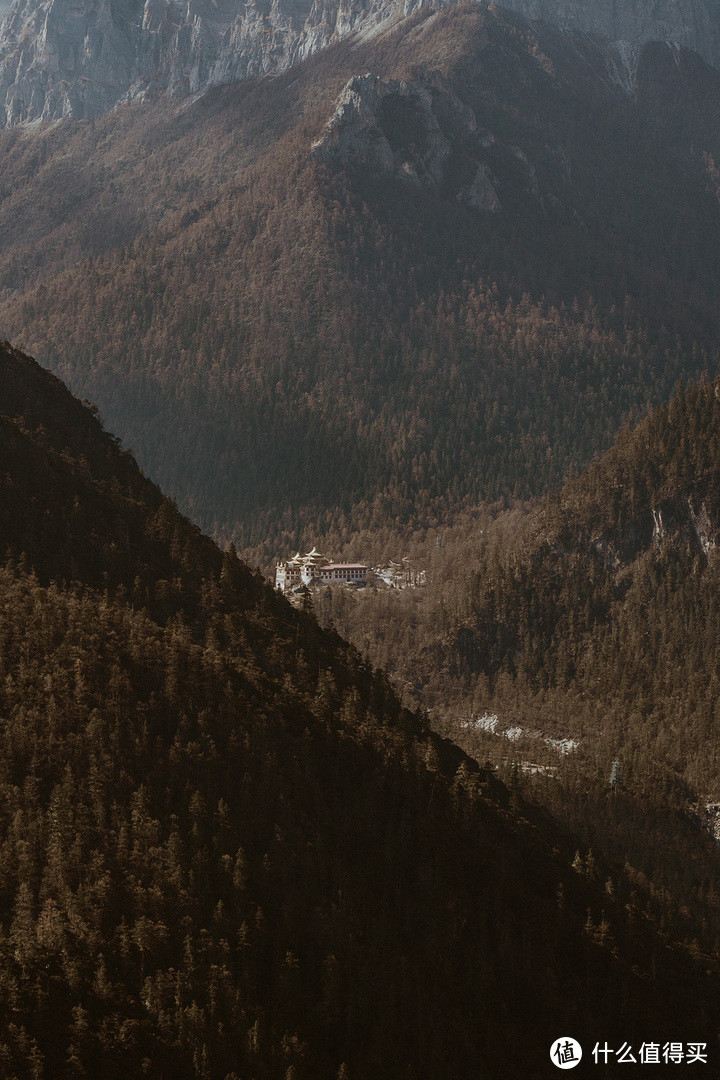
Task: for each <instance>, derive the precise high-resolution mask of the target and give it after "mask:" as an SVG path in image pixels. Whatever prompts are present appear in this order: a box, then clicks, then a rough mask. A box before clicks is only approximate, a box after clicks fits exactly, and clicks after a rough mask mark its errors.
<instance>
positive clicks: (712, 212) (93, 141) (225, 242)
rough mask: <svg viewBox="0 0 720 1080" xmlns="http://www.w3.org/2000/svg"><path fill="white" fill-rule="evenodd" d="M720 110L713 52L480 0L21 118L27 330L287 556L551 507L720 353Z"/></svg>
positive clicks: (6, 279)
mask: <svg viewBox="0 0 720 1080" xmlns="http://www.w3.org/2000/svg"><path fill="white" fill-rule="evenodd" d="M368 73H369V77H367V78H366V75H368ZM719 109H720V76H719V75H718V73H717V72H716V71H715V70H714V69H713V68H710V67H708V66H707V65H706V64H705V63H704V62H703V61H702V60H701V59H700V58H699V57H698V56H697V54H695V53H692V52H689V51H684V50H677V49H675V48H674V47H670V46H668V45H665V44H650V45H647V46H645V47H643V48H642V49H641V50H639V51H638V52H637V53H636V54H635V56H634V60H633V65H632V68H631V69H630V70H629V73H628V72H627V71H626V72H625V73H624V74H623V73H619V72H618V68H617V53H616V51H615V49H614V47H612V46H610V45H608V44H607V43H605V44H603V43H602V42H598V41H596V40H594V39H590V38H587V37H582V36H578V35H577V34H567V33H564V32H561V31H558V30H555V29H552V28H550V27H548V26H542V25H539V24H538V25H531V24H529V23H527V22H526V21H525V20H523V19H522V18H521V17H519V16H516V15H512V14H508V13H503V12H501V11H499V10H488V9H485V8H483V7H475V6H449V7H447V8H445V9H443V10H442V11H441V12H439V13H438V14H434V15H427V14H425V13H423V14H420V15H418V16H416V17H414V18H413V19H411V20H409V21H408V22H406V23H404V24H403V25H402V27H401V28H399V29H397V30H396V31H395V32H394V33H393V34H392V35H390V36H388V37H384V38H383V39H382V40H380V39H378V40H373V41H371V42H368V43H364V44H357V43H353V44H352V45H351V44H349V43H341V44H340V45H338V46H337V47H334V48H331V49H329V50H327V51H325V52H323V53H320V54H319V55H317V56H315V57H313V58H312V59H310V60H309V61H306V62H305V63H303V64H301V65H299V66H297V67H294V68H293V69H292V70H291V71H290V72H287V73H285V74H283V75H281V76H279V77H277V78H272V79H261V80H255V81H252V80H248V81H245V82H244V83H242V84H240V85H239V86H237V87H228V88H222V89H219V90H215V91H212V92H210V93H208V94H206V95H204V96H203V97H201V98H200V99H199V100H197V101H191V102H185V103H183V104H182V105H177V104H173V102H172V101H170V100H168V99H167V98H164V99H162V100H158V101H156V102H155V103H154V104H152V105H141V104H132V105H127V106H124V107H122V108H120V109H117V110H115V111H114V112H112V113H108V114H106V115H104V116H102V117H100V118H97V119H95V120H92V121H89V122H84V123H67V122H65V123H60V124H56V125H54V126H47V127H40V128H37V129H36V128H34V127H32V128H23V127H14V128H10V129H8V130H6V131H5V132H3V133H2V135H1V136H0V153H2V155H3V161H4V169H3V175H2V188H1V190H0V196H1V198H0V318H1V319H2V325H3V326H4V327H5V332H6V333H7V334H8V335H9V336H10V337H12V339H13V340H14V341H16V342H17V343H19V344H22V345H24V346H25V347H27V348H28V349H29V350H30V351H31V352H32V353H33V354H35V355H36V356H37V357H38V358H39V359H40V360H41V361H42V362H44V363H46V364H47V365H49V366H50V367H52V368H53V370H55V371H57V372H58V373H60V374H61V375H62V376H63V377H64V378H66V379H67V380H68V381H69V383H70V385H71V386H72V387H73V389H74V390H75V391H76V392H78V393H79V394H80V395H82V396H87V397H89V398H90V399H91V400H93V401H94V402H96V403H97V404H98V406H99V408H100V410H101V413H102V415H103V416H104V417H105V418H106V420H107V421H108V423H109V424H110V425H111V426H112V428H113V429H115V430H118V431H122V432H123V433H124V438H125V439H126V441H127V443H128V445H129V446H130V447H131V448H132V449H133V450H134V452H135V453H136V454H137V456H138V459H139V461H140V463H141V465H142V466H143V467H144V468H146V469H148V470H149V472H150V473H151V475H152V476H153V477H155V478H156V479H158V480H159V481H160V482H161V483H162V484H163V485H164V487H165V488H166V490H167V491H168V492H169V493H170V494H171V495H172V496H173V497H174V498H176V499H177V500H178V502H179V505H180V506H181V507H182V508H183V509H184V510H186V511H187V512H188V513H190V514H191V516H192V517H193V519H194V520H196V521H198V523H199V524H201V525H202V526H203V527H204V528H207V529H209V530H211V531H213V532H214V533H215V535H217V536H219V537H221V538H222V539H223V540H224V541H225V542H227V541H228V540H229V539H231V538H232V539H234V540H235V542H236V544H237V545H238V547H239V548H241V549H242V550H244V551H246V552H247V553H248V554H249V555H251V556H252V557H253V558H254V559H256V560H257V559H259V560H261V561H263V562H264V564H265V565H267V564H268V563H269V562H270V561H271V560H272V558H273V556H274V555H275V554H276V553H278V552H280V551H282V550H286V549H289V548H291V547H292V548H293V549H295V548H296V547H297V546H298V545H300V544H302V543H311V542H312V537H313V535H314V534H317V533H318V532H323V533H324V534H328V533H329V532H330V531H332V530H334V531H335V533H336V534H337V535H338V536H339V538H340V539H341V540H343V541H345V540H348V539H349V538H350V537H351V535H352V534H353V532H355V531H356V530H357V529H359V528H364V527H373V528H381V527H385V526H387V525H388V524H390V523H393V524H394V525H395V527H396V528H407V527H415V526H417V525H418V524H423V523H424V524H425V525H431V524H438V523H440V522H446V523H447V521H448V520H450V519H451V518H452V516H453V515H454V514H455V513H456V512H457V511H458V509H460V508H461V507H464V506H468V505H471V504H477V503H480V502H484V503H493V502H495V501H497V500H502V499H506V500H507V499H508V498H527V497H532V496H537V495H540V494H542V493H543V492H544V491H546V490H548V489H549V488H550V487H552V486H556V485H558V484H559V483H560V482H561V481H562V479H563V477H564V476H566V475H567V474H568V472H569V471H570V470H573V469H575V470H578V469H579V468H581V467H582V466H583V465H584V464H585V463H586V462H588V461H589V460H590V459H591V458H592V456H593V454H594V453H596V452H597V451H598V450H601V449H603V448H605V447H607V446H608V445H609V444H610V442H611V440H612V438H613V436H614V434H615V431H616V430H617V428H618V426H619V425H620V424H621V422H622V421H623V420H624V419H626V418H628V417H632V416H639V415H640V414H641V413H642V412H643V411H644V410H645V408H646V407H647V404H648V403H649V402H656V403H659V402H660V401H662V400H663V399H665V398H667V397H668V395H669V394H670V393H671V392H672V390H673V388H674V387H675V385H676V383H677V380H678V379H679V378H681V377H683V376H686V377H688V376H689V377H696V376H697V375H699V374H700V373H701V372H702V371H703V370H705V369H707V370H709V371H711V372H714V371H715V370H716V365H717V345H716V343H717V329H718V327H717V322H718V314H717V304H716V296H717V291H718V285H719V284H720V283H719V282H718V261H717V258H716V257H715V253H716V252H717V246H718V240H719V238H720V236H719V230H720V204H719V202H718V191H719V190H720V187H719V186H718V179H717V177H718V172H717V165H716V162H717V161H720V147H719V146H718V129H717V124H716V117H717V115H718V110H719ZM328 123H329V124H330V126H329V127H327V126H326V125H328Z"/></svg>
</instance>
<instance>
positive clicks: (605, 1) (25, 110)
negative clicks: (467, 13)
mask: <svg viewBox="0 0 720 1080" xmlns="http://www.w3.org/2000/svg"><path fill="white" fill-rule="evenodd" d="M440 6H442V5H440V4H439V3H438V2H437V0H434V2H432V3H423V2H422V0H385V2H379V0H373V2H372V3H370V4H361V3H359V2H357V0H350V2H344V3H339V2H338V3H333V2H325V3H314V4H311V3H308V2H307V0H306V2H305V3H294V2H290V0H284V2H276V3H273V4H268V3H264V2H257V0H253V2H252V3H249V4H248V3H242V4H240V3H238V2H237V0H223V2H222V3H216V2H214V0H212V2H211V0H193V2H192V3H188V4H181V3H175V2H173V3H170V2H167V0H146V2H145V3H140V2H139V0H122V2H121V3H113V4H109V3H104V2H99V0H92V2H86V3H84V4H83V5H78V4H76V3H75V2H74V0H13V3H12V5H11V6H10V8H9V11H8V13H7V14H6V16H5V18H4V20H3V22H2V25H1V26H0V101H2V108H1V109H0V116H1V117H2V120H3V123H5V124H10V125H12V124H16V123H23V122H27V121H32V120H36V119H41V118H42V119H44V120H55V119H59V118H61V117H68V116H73V117H86V116H93V115H97V114H98V113H100V112H103V111H105V110H106V109H109V108H111V107H112V106H113V105H115V104H117V103H118V102H119V101H125V100H132V99H135V98H140V99H146V98H148V97H151V96H153V95H154V94H156V93H157V92H158V91H167V92H169V93H170V94H171V95H174V96H183V95H188V94H197V93H202V92H204V91H205V90H207V89H208V88H209V87H212V86H217V85H222V84H226V83H231V82H237V81H238V80H241V79H245V78H248V77H254V76H257V75H267V74H278V73H279V72H282V71H285V70H286V69H287V68H289V67H291V66H292V65H293V64H295V63H296V62H297V61H299V60H302V59H303V58H305V57H307V56H309V55H311V54H313V53H315V52H317V51H318V50H321V49H325V48H328V47H329V46H331V45H333V44H334V43H336V42H338V41H341V40H343V39H346V38H350V39H352V40H354V41H356V42H358V41H362V40H364V39H366V38H368V37H372V36H376V35H378V34H382V33H384V32H386V31H387V30H388V29H389V28H391V27H392V26H393V25H394V24H395V23H397V22H398V21H399V20H401V19H403V18H406V17H407V16H408V15H411V14H413V13H415V12H416V11H424V12H426V13H427V12H430V11H435V10H436V9H437V8H438V7H440ZM507 6H508V7H510V8H512V9H513V10H515V11H518V12H519V13H520V14H522V15H524V16H526V17H529V18H532V19H541V20H544V21H545V22H547V23H549V24H552V25H558V26H561V27H563V28H568V29H572V30H581V31H585V32H589V33H593V34H599V35H603V36H604V37H606V38H608V39H610V40H612V41H618V42H621V43H622V48H621V49H620V55H621V61H620V63H621V66H623V67H625V66H632V64H633V63H634V55H635V54H636V53H637V47H638V46H639V45H642V44H644V43H645V42H647V41H649V40H661V41H670V42H673V43H674V44H676V45H680V46H684V47H689V48H691V49H694V50H695V51H697V52H698V53H699V54H700V55H701V56H703V57H704V58H705V59H706V60H707V61H708V62H709V63H711V64H714V65H715V66H717V65H718V63H720V13H719V12H718V8H717V5H716V4H715V3H713V2H712V0H699V2H698V0H695V2H692V0H662V2H661V3H650V2H649V0H632V3H623V4H622V5H618V4H615V3H613V2H611V0H573V2H567V0H566V2H562V3H558V2H557V0H552V2H547V0H514V2H511V3H509V4H508V5H507Z"/></svg>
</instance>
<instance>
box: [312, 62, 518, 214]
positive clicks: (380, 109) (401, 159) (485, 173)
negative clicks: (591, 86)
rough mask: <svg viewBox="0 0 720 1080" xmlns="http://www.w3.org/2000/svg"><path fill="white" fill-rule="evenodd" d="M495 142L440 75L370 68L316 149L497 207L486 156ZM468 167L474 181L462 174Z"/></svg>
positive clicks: (343, 99) (326, 157)
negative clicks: (405, 77) (407, 76)
mask: <svg viewBox="0 0 720 1080" xmlns="http://www.w3.org/2000/svg"><path fill="white" fill-rule="evenodd" d="M494 142H495V140H494V138H493V136H492V135H491V134H490V133H489V132H487V131H484V130H482V129H478V125H477V122H476V120H475V115H474V113H473V111H472V109H470V108H469V107H468V106H467V105H465V104H464V103H463V102H462V101H460V99H459V98H458V97H457V95H456V94H454V93H453V92H452V90H451V89H450V88H449V87H447V86H443V85H442V83H441V82H440V80H439V79H437V78H435V79H433V80H431V81H425V82H419V81H415V82H395V81H394V80H391V79H390V80H386V81H383V80H382V79H379V78H378V77H377V76H375V75H371V74H366V75H360V76H355V77H354V78H353V79H351V80H350V81H349V83H348V84H347V86H346V87H345V89H344V90H343V92H342V94H341V95H340V97H339V98H338V100H337V103H336V107H335V111H334V113H333V115H332V116H331V118H330V120H329V121H328V123H327V124H326V126H325V130H324V131H323V133H322V134H321V136H320V138H319V139H317V140H316V142H315V143H313V145H312V150H311V152H312V154H313V157H315V158H316V159H317V160H319V161H335V162H338V163H339V164H341V165H350V166H353V165H355V166H361V167H365V168H369V169H373V170H375V171H376V172H381V173H390V174H393V175H394V176H396V177H398V178H399V179H403V180H407V181H409V182H411V183H414V184H422V185H425V186H427V187H433V188H438V189H441V190H443V191H444V192H445V194H450V195H452V196H453V197H455V198H456V199H457V200H458V202H462V203H465V204H466V205H468V206H472V207H474V208H475V209H477V210H490V211H496V210H499V209H500V200H499V199H498V196H497V193H496V191H495V188H494V186H493V179H494V178H493V176H492V173H491V172H490V169H489V166H488V165H487V163H485V162H483V161H482V160H480V159H479V157H478V155H481V154H482V153H483V150H484V149H486V148H487V147H489V146H491V145H493V143H494ZM463 173H464V174H465V179H466V181H467V180H469V182H465V183H463V182H462V180H460V181H458V180H457V177H458V176H460V177H462V175H463Z"/></svg>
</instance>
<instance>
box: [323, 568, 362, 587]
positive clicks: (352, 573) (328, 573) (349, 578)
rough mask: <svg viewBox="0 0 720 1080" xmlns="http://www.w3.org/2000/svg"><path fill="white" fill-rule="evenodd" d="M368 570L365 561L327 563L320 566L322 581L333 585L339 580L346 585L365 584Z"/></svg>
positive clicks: (324, 583)
mask: <svg viewBox="0 0 720 1080" xmlns="http://www.w3.org/2000/svg"><path fill="white" fill-rule="evenodd" d="M367 571H368V568H367V566H365V564H364V563H327V565H326V566H321V567H320V583H321V584H322V585H333V584H335V583H336V582H338V581H339V582H344V583H345V584H346V585H364V584H365V582H366V580H367Z"/></svg>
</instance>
